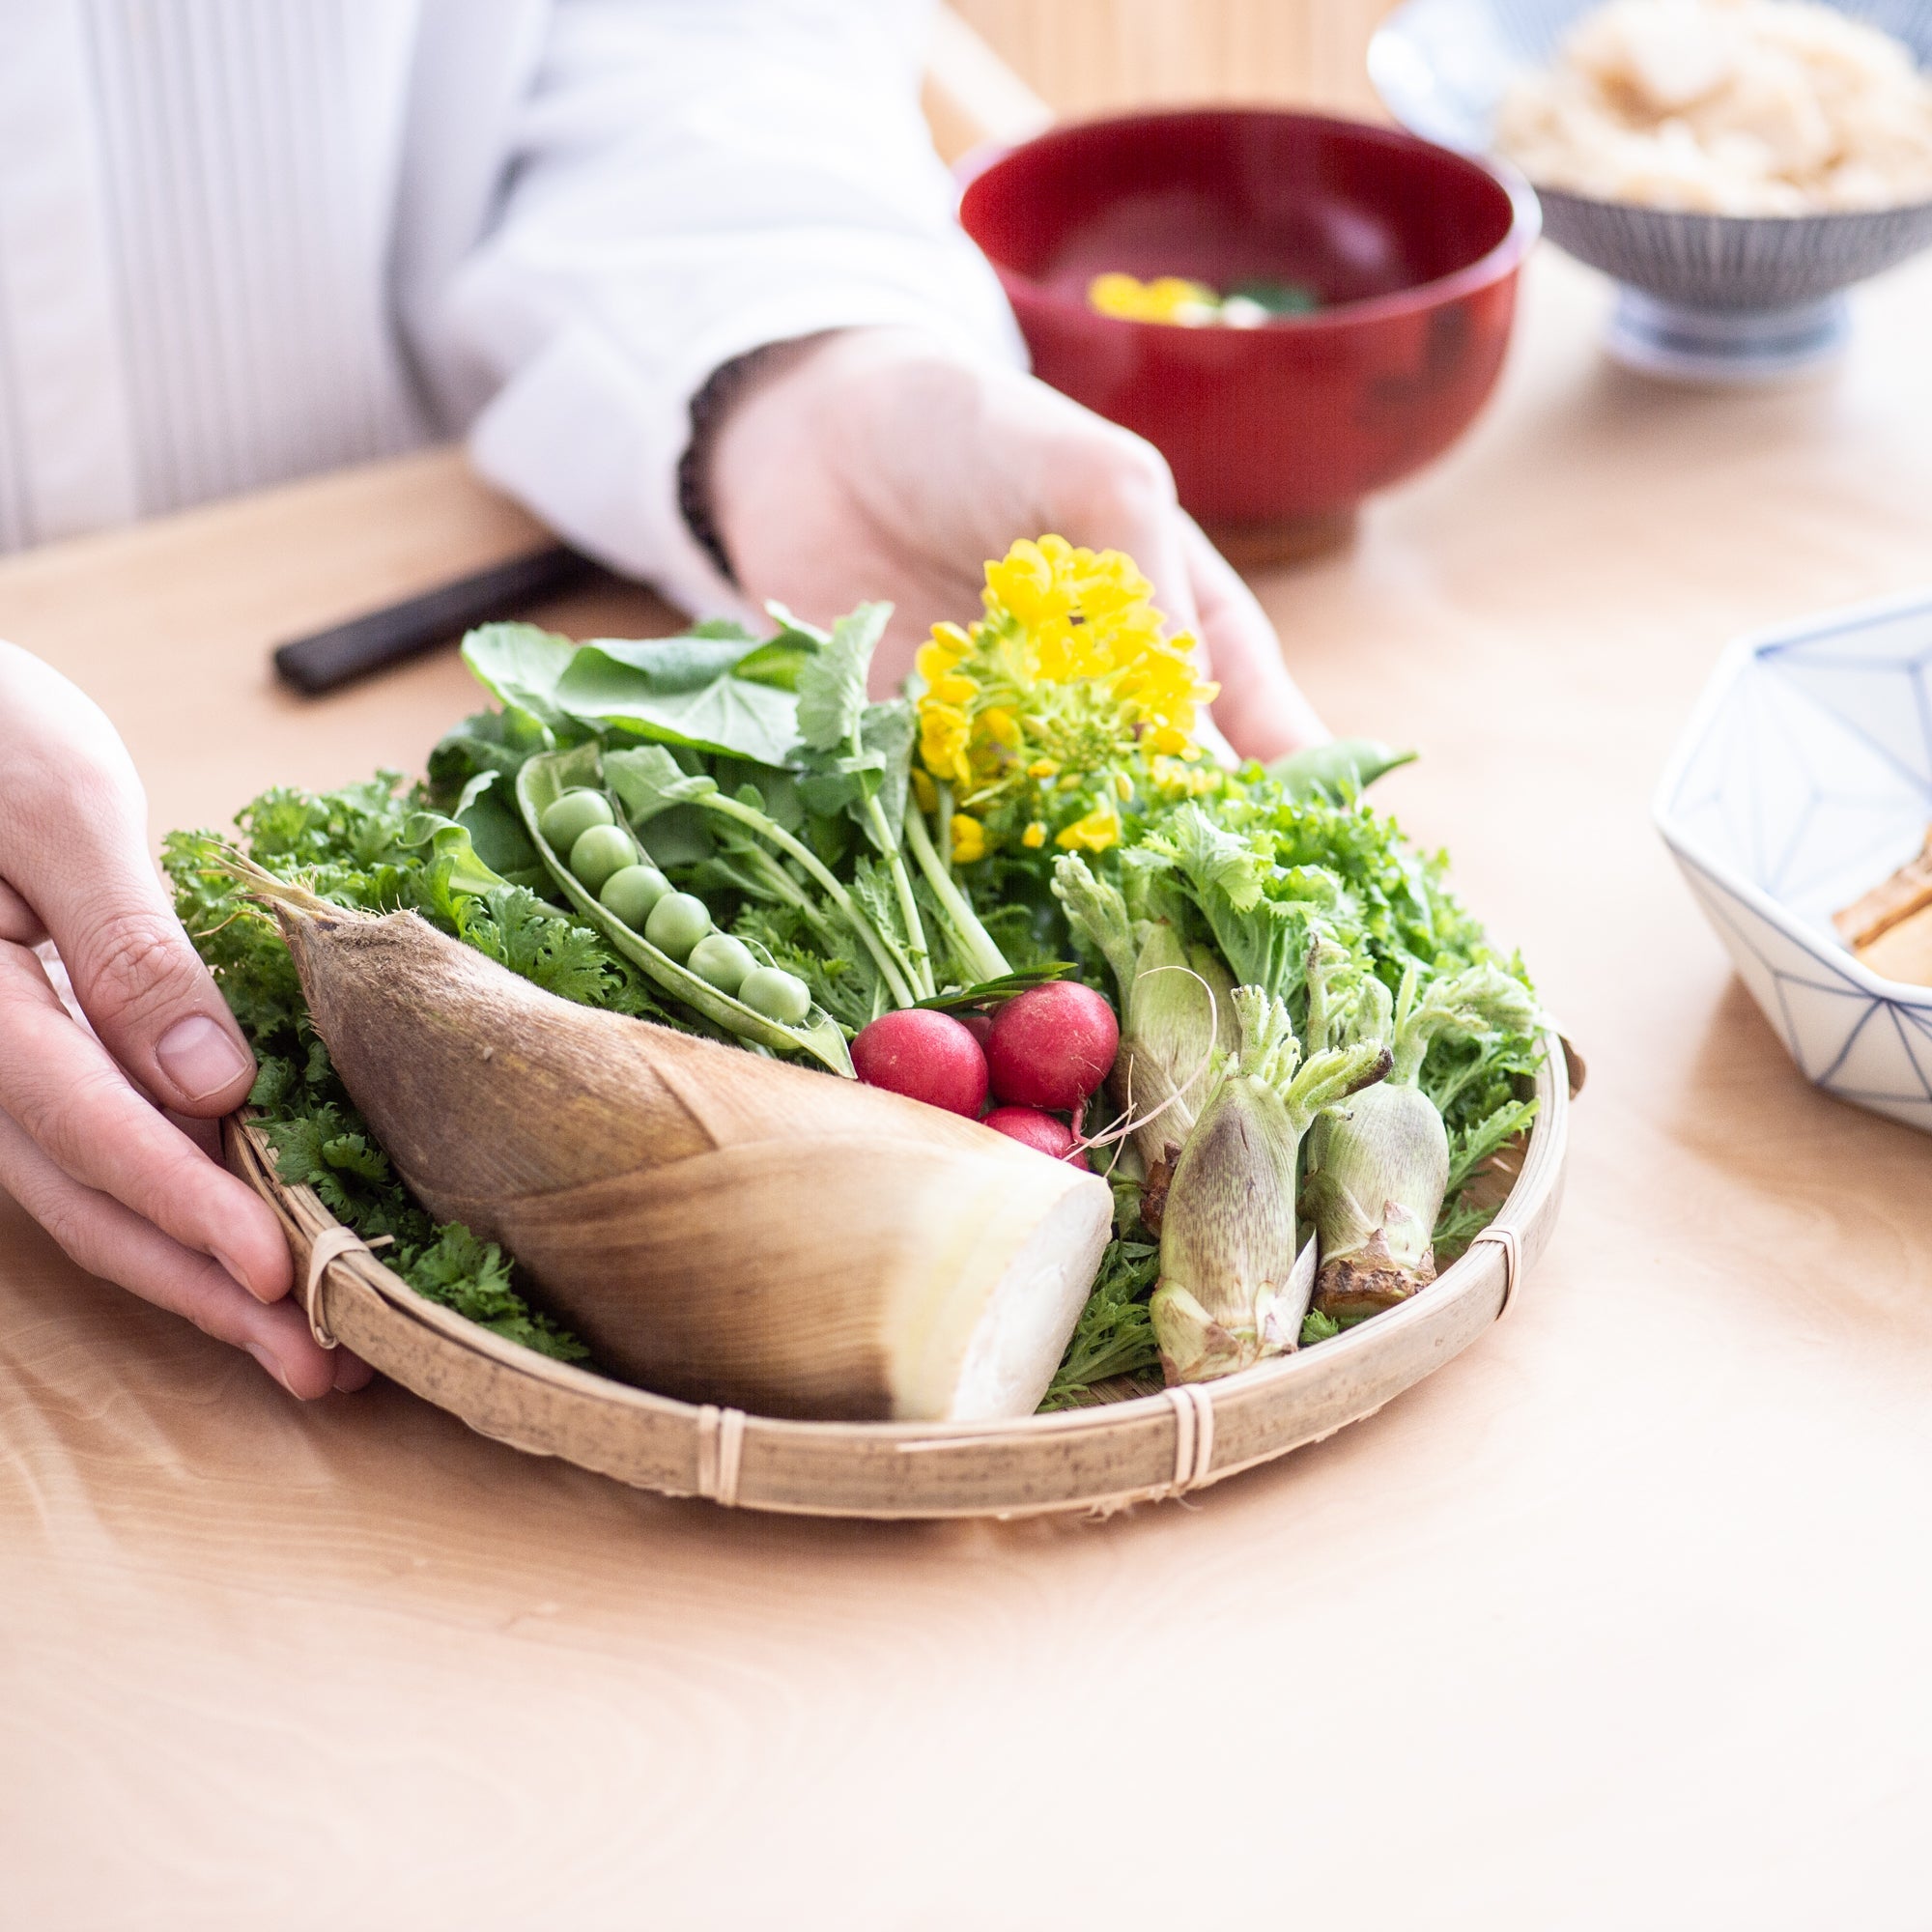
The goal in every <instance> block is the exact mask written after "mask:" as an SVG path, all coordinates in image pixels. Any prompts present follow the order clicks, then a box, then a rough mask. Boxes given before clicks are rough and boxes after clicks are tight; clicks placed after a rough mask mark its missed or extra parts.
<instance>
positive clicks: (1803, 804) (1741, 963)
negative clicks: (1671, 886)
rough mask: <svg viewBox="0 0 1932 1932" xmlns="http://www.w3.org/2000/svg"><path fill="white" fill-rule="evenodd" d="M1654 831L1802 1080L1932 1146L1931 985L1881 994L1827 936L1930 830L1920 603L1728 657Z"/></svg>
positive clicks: (1743, 646) (1854, 617)
mask: <svg viewBox="0 0 1932 1932" xmlns="http://www.w3.org/2000/svg"><path fill="white" fill-rule="evenodd" d="M1656 815H1657V824H1658V829H1659V830H1660V831H1661V832H1662V834H1663V838H1664V841H1665V843H1667V844H1668V845H1669V847H1670V849H1671V852H1672V853H1673V854H1674V855H1675V857H1676V860H1677V863H1678V865H1679V866H1680V867H1682V868H1683V872H1684V877H1685V879H1686V881H1687V882H1688V883H1689V885H1690V891H1691V893H1692V894H1693V895H1694V896H1695V897H1696V899H1697V902H1698V904H1699V905H1700V906H1701V907H1702V908H1703V910H1704V913H1705V915H1706V917H1707V918H1708V919H1709V920H1710V922H1711V924H1712V927H1713V928H1714V929H1715V931H1716V932H1717V934H1718V937H1719V939H1720V940H1722V941H1723V943H1724V946H1725V948H1726V949H1727V950H1728V951H1729V952H1730V955H1731V957H1732V959H1733V960H1735V961H1736V963H1737V969H1738V975H1739V977H1740V978H1741V979H1742V980H1744V982H1745V984H1746V986H1747V987H1748V988H1749V989H1750V994H1751V997H1752V998H1753V999H1754V1000H1755V1001H1756V1002H1757V1004H1758V1006H1759V1007H1760V1008H1761V1009H1763V1012H1764V1016H1765V1018H1766V1019H1768V1020H1769V1021H1770V1022H1771V1024H1772V1026H1773V1028H1774V1029H1775V1030H1776V1034H1777V1036H1778V1037H1779V1038H1780V1039H1781V1040H1783V1042H1784V1044H1785V1048H1786V1050H1787V1051H1788V1052H1789V1053H1790V1055H1791V1058H1792V1060H1793V1061H1794V1062H1795V1063H1796V1064H1797V1065H1798V1068H1799V1070H1800V1071H1801V1072H1802V1073H1803V1074H1804V1077H1805V1078H1806V1079H1807V1080H1810V1081H1813V1082H1815V1083H1816V1084H1817V1085H1818V1086H1819V1087H1821V1088H1823V1089H1824V1090H1825V1092H1826V1093H1828V1094H1835V1095H1836V1096H1837V1097H1838V1098H1839V1099H1841V1100H1849V1101H1851V1102H1852V1103H1853V1104H1854V1105H1856V1106H1860V1107H1868V1108H1870V1109H1871V1110H1872V1112H1874V1113H1878V1114H1887V1115H1889V1116H1890V1117H1891V1119H1893V1120H1895V1121H1904V1122H1907V1123H1908V1124H1909V1125H1911V1126H1915V1127H1922V1128H1925V1129H1927V1130H1932V986H1906V985H1901V984H1899V983H1898V982H1896V981H1895V980H1882V979H1880V978H1879V976H1878V975H1877V974H1876V973H1873V972H1872V971H1871V970H1870V969H1869V968H1868V967H1865V966H1862V965H1861V964H1860V963H1859V961H1858V960H1857V959H1855V958H1853V956H1852V955H1851V953H1850V952H1847V951H1846V950H1845V948H1844V946H1843V945H1842V944H1841V943H1840V941H1839V939H1838V935H1837V933H1836V932H1835V931H1834V930H1833V925H1832V915H1833V913H1834V912H1836V911H1838V910H1840V909H1841V908H1842V907H1844V906H1848V905H1850V904H1852V903H1853V902H1854V901H1855V900H1856V899H1858V898H1859V897H1860V896H1861V895H1863V894H1864V893H1865V892H1866V891H1867V890H1868V889H1869V888H1870V887H1872V886H1874V885H1876V884H1878V882H1879V881H1880V880H1881V879H1883V878H1885V877H1886V876H1887V875H1888V874H1889V873H1890V872H1891V871H1892V870H1894V869H1895V868H1896V867H1899V866H1900V865H1902V864H1904V862H1905V861H1906V860H1907V859H1909V858H1911V857H1912V856H1913V854H1914V853H1916V852H1917V851H1918V849H1919V847H1920V846H1921V845H1922V844H1923V842H1924V839H1925V828H1926V824H1927V821H1928V820H1932V593H1926V594H1923V595H1920V596H1918V597H1916V598H1912V599H1910V600H1907V601H1905V602H1902V603H1894V604H1886V605H1880V606H1874V607H1871V608H1869V609H1866V610H1861V611H1845V612H1841V613H1839V614H1837V615H1833V616H1827V617H1819V618H1814V619H1812V620H1810V621H1808V622H1805V623H1802V624H1796V625H1793V626H1791V627H1790V628H1788V629H1785V630H1780V631H1775V632H1772V633H1769V634H1768V635H1766V636H1763V637H1759V638H1747V639H1742V640H1741V641H1740V642H1738V643H1736V644H1733V645H1732V646H1731V648H1730V650H1729V651H1728V652H1727V653H1726V654H1725V656H1724V659H1723V661H1722V663H1721V664H1720V665H1719V668H1718V670H1717V672H1716V674H1715V675H1714V676H1713V677H1712V679H1711V683H1710V686H1709V688H1708V689H1707V691H1706V692H1705V694H1704V697H1703V701H1702V702H1701V703H1700V704H1699V706H1698V708H1697V711H1696V713H1695V715H1694V716H1693V717H1692V718H1691V721H1690V725H1688V726H1687V727H1686V729H1685V733H1684V737H1683V739H1682V741H1681V742H1680V743H1679V745H1678V748H1677V752H1676V753H1675V755H1674V756H1673V758H1672V759H1671V762H1670V766H1669V768H1668V770H1667V771H1666V772H1665V773H1664V776H1663V780H1662V783H1661V784H1660V785H1659V787H1658V792H1657V800H1656Z"/></svg>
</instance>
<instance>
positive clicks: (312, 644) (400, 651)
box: [275, 544, 595, 697]
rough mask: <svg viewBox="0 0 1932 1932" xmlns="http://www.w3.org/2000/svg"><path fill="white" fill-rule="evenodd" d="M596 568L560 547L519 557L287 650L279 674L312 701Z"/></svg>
mask: <svg viewBox="0 0 1932 1932" xmlns="http://www.w3.org/2000/svg"><path fill="white" fill-rule="evenodd" d="M594 568H595V566H594V565H593V564H592V563H591V561H590V559H589V558H588V557H585V556H580V555H579V554H578V553H577V552H576V551H574V550H568V549H565V548H564V547H563V546H562V545H560V544H558V545H555V546H553V547H552V548H551V549H549V550H540V551H535V552H532V553H531V554H528V555H526V556H518V557H512V558H511V559H510V561H509V562H507V563H498V564H493V565H491V567H490V568H489V569H488V570H479V571H478V572H477V573H476V574H475V575H474V576H473V577H462V578H458V579H457V580H456V582H453V583H443V584H439V585H438V586H437V587H436V588H435V589H434V590H425V591H423V592H422V593H421V595H419V596H416V597H411V598H408V599H406V600H405V601H404V602H403V603H401V604H391V605H389V606H388V607H387V608H386V609H384V610H381V611H369V612H368V613H367V614H366V615H364V616H360V617H352V618H351V619H350V620H349V622H348V623H346V624H335V625H332V626H331V627H330V628H329V629H328V630H327V631H318V632H316V633H315V635H314V636H313V637H308V638H297V639H293V640H292V641H291V642H289V643H286V644H282V645H279V646H277V648H276V650H275V670H276V672H277V673H278V674H279V675H280V677H281V678H282V680H283V681H284V682H285V683H287V684H291V685H293V686H294V687H295V688H296V690H298V691H299V692H301V693H302V694H303V695H304V696H309V697H315V696H320V695H321V694H322V693H323V692H325V691H333V690H335V689H336V688H337V686H339V685H344V684H347V683H349V682H350V680H351V679H353V678H358V677H366V676H367V675H368V674H369V673H370V672H371V671H376V670H383V669H384V668H387V667H388V666H390V665H393V664H401V663H402V662H403V660H404V659H406V658H412V657H415V656H416V655H417V654H418V653H420V652H422V651H426V650H430V649H432V648H433V647H434V646H436V645H438V644H440V643H444V642H447V641H448V640H449V639H453V638H455V637H457V636H459V635H460V634H461V633H462V632H464V631H467V630H468V629H469V627H470V626H471V625H472V624H481V623H484V622H486V621H488V620H489V619H490V618H493V617H510V616H514V615H515V614H516V613H517V611H519V610H520V609H526V608H527V607H528V606H530V605H531V604H536V603H541V602H542V601H543V600H544V599H545V598H547V597H554V596H557V595H559V594H560V593H562V592H563V591H565V590H568V589H571V588H572V587H574V586H575V585H576V584H578V583H579V582H582V580H583V579H584V578H585V577H586V576H588V575H589V573H590V572H591V571H592V570H593V569H594Z"/></svg>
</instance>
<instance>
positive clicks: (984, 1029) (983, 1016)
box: [959, 1012, 993, 1053]
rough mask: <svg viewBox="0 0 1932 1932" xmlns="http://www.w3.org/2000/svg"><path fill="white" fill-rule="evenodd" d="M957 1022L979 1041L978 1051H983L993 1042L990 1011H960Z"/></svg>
mask: <svg viewBox="0 0 1932 1932" xmlns="http://www.w3.org/2000/svg"><path fill="white" fill-rule="evenodd" d="M959 1024H960V1025H961V1026H963V1027H964V1028H965V1029H966V1031H967V1032H968V1033H970V1034H971V1035H972V1036H973V1037H974V1038H975V1039H977V1040H978V1041H979V1042H980V1052H981V1053H984V1052H985V1050H986V1049H987V1047H989V1046H990V1045H991V1044H992V1042H993V1016H992V1014H991V1013H972V1012H967V1013H961V1014H960V1015H959Z"/></svg>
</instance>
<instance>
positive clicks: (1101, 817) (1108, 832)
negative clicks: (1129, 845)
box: [1053, 799, 1121, 852]
mask: <svg viewBox="0 0 1932 1932" xmlns="http://www.w3.org/2000/svg"><path fill="white" fill-rule="evenodd" d="M1053 842H1054V843H1055V844H1056V845H1059V846H1062V847H1063V848H1064V849H1065V850H1066V851H1068V852H1075V851H1079V852H1104V851H1106V850H1107V848H1108V847H1109V846H1111V845H1118V844H1119V843H1120V842H1121V815H1120V813H1119V812H1117V811H1116V810H1114V806H1113V801H1112V800H1111V799H1103V800H1102V801H1101V803H1100V804H1098V805H1096V806H1095V807H1094V810H1092V811H1090V812H1089V813H1088V814H1087V815H1086V817H1084V818H1076V819H1075V820H1074V821H1073V823H1072V824H1071V825H1068V826H1065V827H1064V828H1063V829H1062V830H1061V831H1060V832H1059V833H1057V834H1056V835H1055V836H1054V840H1053Z"/></svg>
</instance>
